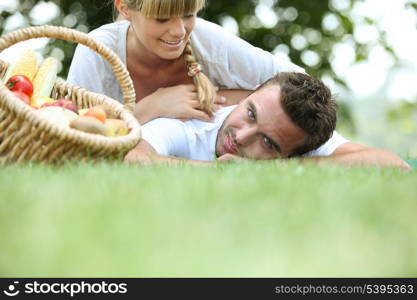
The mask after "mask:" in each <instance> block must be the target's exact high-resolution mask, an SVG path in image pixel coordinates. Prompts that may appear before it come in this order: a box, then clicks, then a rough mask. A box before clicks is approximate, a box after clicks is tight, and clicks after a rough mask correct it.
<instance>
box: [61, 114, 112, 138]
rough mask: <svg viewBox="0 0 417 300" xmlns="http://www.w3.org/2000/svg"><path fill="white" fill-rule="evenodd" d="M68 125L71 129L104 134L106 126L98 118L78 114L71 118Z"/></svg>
mask: <svg viewBox="0 0 417 300" xmlns="http://www.w3.org/2000/svg"><path fill="white" fill-rule="evenodd" d="M69 126H70V127H71V128H73V129H77V130H80V131H84V132H87V133H93V134H100V135H106V132H107V130H106V127H105V126H104V125H103V123H101V122H100V121H99V120H97V119H96V118H93V117H86V116H81V117H80V116H79V117H78V118H76V119H74V120H72V121H71V122H70V124H69Z"/></svg>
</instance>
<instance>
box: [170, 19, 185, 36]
mask: <svg viewBox="0 0 417 300" xmlns="http://www.w3.org/2000/svg"><path fill="white" fill-rule="evenodd" d="M170 25H171V27H170V30H169V33H170V34H171V35H172V36H173V37H176V38H183V37H184V36H185V33H186V30H185V24H184V21H183V19H182V18H173V19H172V23H171V24H170Z"/></svg>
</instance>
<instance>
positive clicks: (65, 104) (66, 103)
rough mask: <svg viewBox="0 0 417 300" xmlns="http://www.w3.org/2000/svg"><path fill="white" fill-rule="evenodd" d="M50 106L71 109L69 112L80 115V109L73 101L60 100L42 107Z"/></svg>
mask: <svg viewBox="0 0 417 300" xmlns="http://www.w3.org/2000/svg"><path fill="white" fill-rule="evenodd" d="M48 106H59V107H63V108H66V109H69V110H71V111H73V112H75V113H76V114H78V107H77V105H75V104H74V103H73V102H72V101H71V100H67V99H58V100H56V101H54V102H50V103H45V104H43V105H42V107H48Z"/></svg>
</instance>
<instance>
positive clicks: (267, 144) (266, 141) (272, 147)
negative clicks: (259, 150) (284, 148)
mask: <svg viewBox="0 0 417 300" xmlns="http://www.w3.org/2000/svg"><path fill="white" fill-rule="evenodd" d="M264 144H265V146H266V147H267V148H268V149H271V150H272V149H274V145H272V143H271V140H270V139H269V138H267V137H266V136H264Z"/></svg>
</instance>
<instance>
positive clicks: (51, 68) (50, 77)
mask: <svg viewBox="0 0 417 300" xmlns="http://www.w3.org/2000/svg"><path fill="white" fill-rule="evenodd" d="M58 65H59V63H58V60H56V59H55V58H53V57H48V58H47V59H45V60H44V61H43V63H42V64H41V66H40V67H39V70H38V72H36V75H35V78H34V79H33V82H32V83H33V89H34V90H33V95H34V96H46V97H49V96H50V95H51V92H52V89H53V87H54V85H55V81H56V78H57V74H58Z"/></svg>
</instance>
